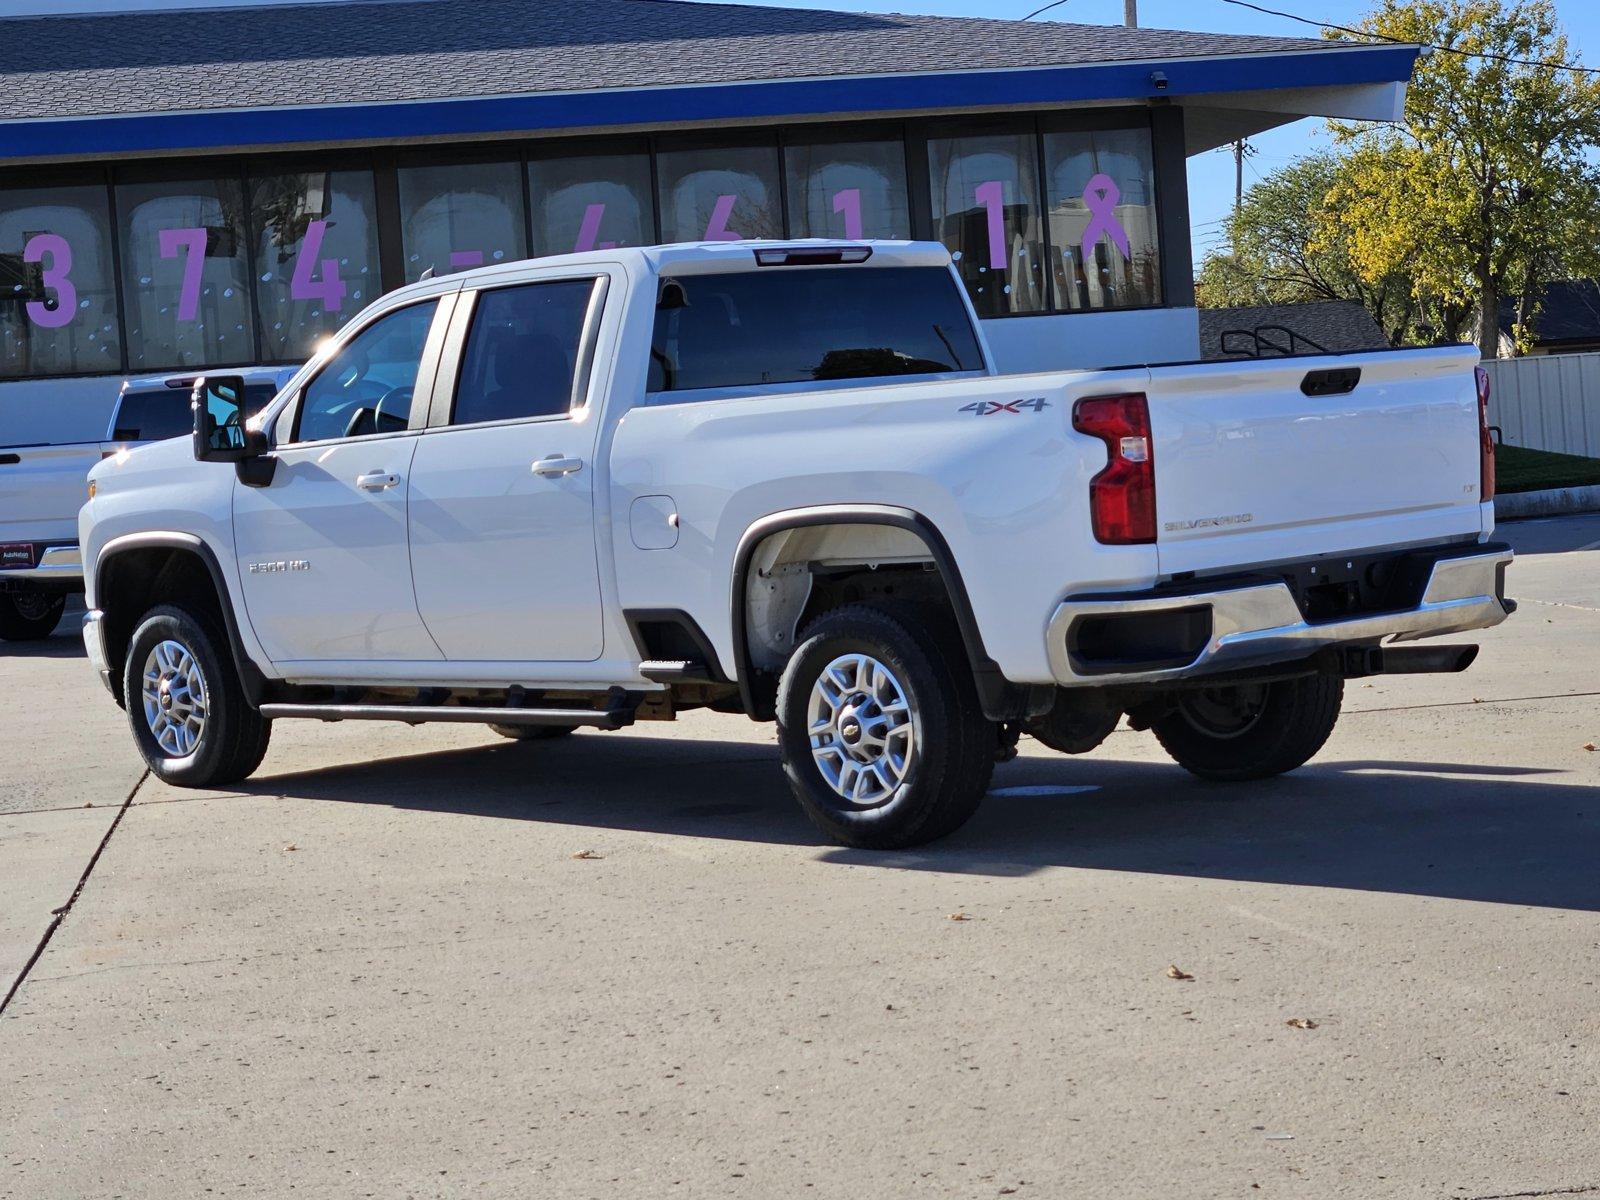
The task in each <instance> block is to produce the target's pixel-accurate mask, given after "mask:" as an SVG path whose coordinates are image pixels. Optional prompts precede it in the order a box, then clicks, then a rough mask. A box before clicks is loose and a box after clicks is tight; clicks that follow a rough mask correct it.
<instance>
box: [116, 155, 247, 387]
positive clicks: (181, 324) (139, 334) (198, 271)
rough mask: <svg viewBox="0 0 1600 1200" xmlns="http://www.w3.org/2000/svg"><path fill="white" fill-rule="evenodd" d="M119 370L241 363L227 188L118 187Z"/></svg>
mask: <svg viewBox="0 0 1600 1200" xmlns="http://www.w3.org/2000/svg"><path fill="white" fill-rule="evenodd" d="M117 219H118V223H119V228H120V231H121V241H122V288H123V300H124V304H125V306H126V311H127V326H128V362H129V365H130V366H131V367H132V368H133V369H134V370H164V369H167V368H172V367H201V366H213V365H222V364H227V363H247V362H250V361H251V360H252V359H253V358H254V357H255V339H254V338H253V337H252V335H251V331H250V296H249V291H248V288H249V286H250V268H249V264H248V261H247V258H246V249H245V244H244V242H245V238H244V193H243V189H242V188H241V187H240V186H239V184H238V183H236V182H234V181H233V180H197V181H192V182H183V183H138V184H124V185H122V186H120V187H119V188H117Z"/></svg>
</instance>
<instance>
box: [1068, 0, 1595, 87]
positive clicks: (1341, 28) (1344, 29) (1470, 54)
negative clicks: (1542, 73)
mask: <svg viewBox="0 0 1600 1200" xmlns="http://www.w3.org/2000/svg"><path fill="white" fill-rule="evenodd" d="M1058 2H1059V3H1064V2H1065V0H1058ZM1222 2H1223V3H1224V4H1234V5H1237V6H1238V7H1240V8H1249V9H1253V10H1255V11H1256V12H1258V13H1265V14H1266V15H1267V16H1269V17H1283V18H1284V19H1285V20H1289V21H1299V22H1300V24H1302V25H1311V26H1313V27H1315V28H1317V29H1332V30H1334V31H1335V32H1337V33H1348V34H1350V35H1352V36H1354V37H1359V38H1370V39H1372V40H1374V41H1379V42H1393V43H1394V44H1395V45H1397V46H1415V45H1417V44H1418V43H1416V42H1408V41H1406V39H1405V38H1397V37H1390V36H1389V35H1388V34H1386V33H1373V32H1372V31H1371V30H1370V29H1352V28H1350V26H1348V25H1333V24H1330V23H1329V22H1327V21H1313V20H1312V19H1311V18H1310V17H1300V16H1296V15H1295V14H1294V13H1289V12H1280V11H1279V10H1277V9H1275V8H1263V7H1261V5H1259V4H1251V3H1250V0H1222ZM1041 11H1042V10H1041ZM1421 44H1422V45H1423V46H1424V47H1426V48H1427V49H1429V50H1438V51H1441V52H1443V53H1445V54H1459V55H1461V57H1462V58H1487V59H1491V60H1493V61H1495V62H1504V63H1512V64H1513V65H1515V66H1519V67H1549V68H1552V69H1554V70H1558V71H1577V72H1578V73H1579V74H1582V75H1600V67H1586V66H1584V65H1583V64H1582V63H1548V62H1540V61H1539V60H1538V59H1536V58H1517V57H1516V56H1514V55H1511V54H1491V53H1488V52H1487V51H1483V50H1462V49H1459V48H1458V47H1455V46H1441V45H1439V44H1437V43H1435V42H1423V43H1421Z"/></svg>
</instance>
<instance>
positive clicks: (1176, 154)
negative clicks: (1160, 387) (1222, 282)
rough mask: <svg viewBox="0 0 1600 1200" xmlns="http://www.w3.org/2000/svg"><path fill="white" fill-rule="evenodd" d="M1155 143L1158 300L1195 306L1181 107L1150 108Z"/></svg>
mask: <svg viewBox="0 0 1600 1200" xmlns="http://www.w3.org/2000/svg"><path fill="white" fill-rule="evenodd" d="M1150 132H1151V136H1152V138H1153V140H1154V143H1155V168H1156V226H1157V230H1158V234H1157V236H1158V237H1159V239H1160V243H1161V304H1162V307H1164V308H1193V307H1194V252H1193V250H1192V248H1191V246H1190V242H1189V160H1188V157H1187V156H1186V155H1185V154H1184V141H1183V109H1181V108H1179V107H1178V106H1177V105H1172V104H1160V105H1157V106H1155V107H1154V108H1152V109H1151V110H1150Z"/></svg>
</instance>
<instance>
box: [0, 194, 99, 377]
mask: <svg viewBox="0 0 1600 1200" xmlns="http://www.w3.org/2000/svg"><path fill="white" fill-rule="evenodd" d="M113 279H114V273H113V271H112V263H111V216H110V213H109V212H108V205H107V202H106V189H105V188H104V187H61V188H22V189H18V190H5V191H0V378H17V377H22V376H37V375H80V374H93V373H96V372H101V371H117V370H119V369H121V366H122V346H121V336H120V333H119V331H118V328H117V298H116V288H115V286H114V284H113Z"/></svg>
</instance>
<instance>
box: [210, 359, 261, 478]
mask: <svg viewBox="0 0 1600 1200" xmlns="http://www.w3.org/2000/svg"><path fill="white" fill-rule="evenodd" d="M191 407H192V408H193V410H194V456H195V458H196V459H198V460H199V461H200V462H231V463H237V462H243V461H244V460H246V459H249V458H255V457H257V456H258V455H261V454H263V453H265V452H266V449H267V435H266V434H264V433H262V432H261V431H260V430H255V429H247V428H246V427H245V420H246V414H245V407H244V379H243V378H242V377H241V376H238V375H206V376H203V377H201V378H200V379H197V380H195V383H194V395H193V401H192V404H191Z"/></svg>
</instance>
